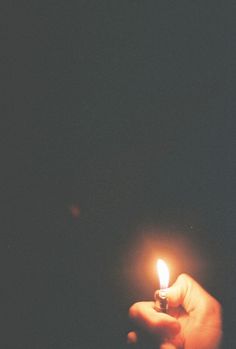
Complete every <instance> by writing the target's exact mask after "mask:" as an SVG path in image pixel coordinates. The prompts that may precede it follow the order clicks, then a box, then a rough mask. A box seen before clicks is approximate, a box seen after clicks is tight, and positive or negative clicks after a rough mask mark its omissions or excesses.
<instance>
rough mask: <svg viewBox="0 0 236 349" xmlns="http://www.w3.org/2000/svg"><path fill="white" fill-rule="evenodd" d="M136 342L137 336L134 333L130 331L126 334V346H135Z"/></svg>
mask: <svg viewBox="0 0 236 349" xmlns="http://www.w3.org/2000/svg"><path fill="white" fill-rule="evenodd" d="M137 341H138V336H137V333H136V332H135V331H130V332H129V333H128V334H127V344H136V343H137Z"/></svg>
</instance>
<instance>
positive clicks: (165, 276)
mask: <svg viewBox="0 0 236 349" xmlns="http://www.w3.org/2000/svg"><path fill="white" fill-rule="evenodd" d="M156 266H157V275H158V276H159V280H160V288H161V289H166V288H168V286H169V279H170V274H169V269H168V267H167V264H166V263H165V262H164V261H163V260H162V259H158V260H157V265H156Z"/></svg>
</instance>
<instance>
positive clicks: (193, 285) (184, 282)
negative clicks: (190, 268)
mask: <svg viewBox="0 0 236 349" xmlns="http://www.w3.org/2000/svg"><path fill="white" fill-rule="evenodd" d="M212 298H213V297H211V295H210V294H209V293H207V292H206V291H205V290H204V289H203V288H202V287H201V286H200V285H199V284H198V283H197V282H196V281H195V280H194V279H192V278H191V277H190V276H189V275H187V274H181V275H180V276H179V277H178V278H177V280H176V282H175V283H174V284H173V285H172V286H171V287H170V288H169V289H168V299H169V306H170V307H178V306H182V307H183V308H184V309H185V311H186V312H187V313H191V312H194V311H195V309H196V308H197V309H199V308H201V307H202V306H203V305H205V304H206V303H207V302H208V300H209V299H212Z"/></svg>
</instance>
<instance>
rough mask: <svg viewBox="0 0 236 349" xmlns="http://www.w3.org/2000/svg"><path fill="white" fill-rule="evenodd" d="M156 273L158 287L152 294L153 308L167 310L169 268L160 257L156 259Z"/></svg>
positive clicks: (163, 311) (161, 310)
mask: <svg viewBox="0 0 236 349" xmlns="http://www.w3.org/2000/svg"><path fill="white" fill-rule="evenodd" d="M156 266H157V274H158V276H159V280H160V289H159V290H157V291H156V292H155V294H154V298H155V310H156V311H158V312H161V313H167V311H168V297H167V288H168V285H169V277H170V276H169V270H168V267H167V265H166V263H165V262H164V261H163V260H162V259H158V260H157V265H156Z"/></svg>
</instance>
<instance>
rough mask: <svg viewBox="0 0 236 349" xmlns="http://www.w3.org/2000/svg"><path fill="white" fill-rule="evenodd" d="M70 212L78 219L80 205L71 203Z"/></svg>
mask: <svg viewBox="0 0 236 349" xmlns="http://www.w3.org/2000/svg"><path fill="white" fill-rule="evenodd" d="M69 210H70V214H71V216H72V217H73V218H75V219H78V218H79V216H80V212H81V211H80V206H79V205H78V204H72V205H70V206H69Z"/></svg>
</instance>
